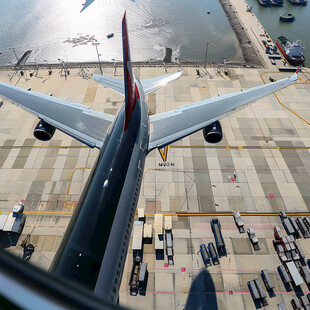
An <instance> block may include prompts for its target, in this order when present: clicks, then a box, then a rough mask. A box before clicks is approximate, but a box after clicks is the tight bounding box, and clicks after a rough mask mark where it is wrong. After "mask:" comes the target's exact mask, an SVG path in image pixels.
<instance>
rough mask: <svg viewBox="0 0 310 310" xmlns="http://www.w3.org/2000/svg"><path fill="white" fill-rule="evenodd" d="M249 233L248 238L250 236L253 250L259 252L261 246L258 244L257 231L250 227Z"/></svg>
mask: <svg viewBox="0 0 310 310" xmlns="http://www.w3.org/2000/svg"><path fill="white" fill-rule="evenodd" d="M247 233H248V236H249V239H250V241H251V243H252V245H253V248H254V250H255V251H258V250H260V247H259V244H258V239H257V237H256V234H255V231H254V229H253V228H252V227H249V228H248V230H247Z"/></svg>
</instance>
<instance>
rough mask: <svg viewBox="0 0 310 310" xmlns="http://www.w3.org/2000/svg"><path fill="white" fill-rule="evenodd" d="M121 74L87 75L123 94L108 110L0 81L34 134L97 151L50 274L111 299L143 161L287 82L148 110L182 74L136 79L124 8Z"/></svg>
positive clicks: (216, 132)
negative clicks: (27, 115) (31, 118)
mask: <svg viewBox="0 0 310 310" xmlns="http://www.w3.org/2000/svg"><path fill="white" fill-rule="evenodd" d="M122 43H123V66H124V79H117V78H112V77H105V76H102V75H97V74H94V75H93V78H94V79H95V80H96V81H97V82H99V83H100V84H102V85H104V86H106V87H109V88H111V89H112V90H114V91H116V92H118V93H120V94H122V95H123V96H124V102H123V104H122V106H121V107H120V109H119V111H118V112H117V114H116V116H113V115H109V114H106V113H102V112H97V111H94V110H91V109H90V108H88V107H86V106H83V105H82V104H77V103H73V102H71V101H65V100H62V99H59V98H55V97H52V96H50V95H44V94H40V93H37V92H33V91H31V90H29V89H28V90H24V89H21V88H18V87H15V86H12V85H9V84H5V83H2V82H0V96H1V97H3V98H5V99H7V100H9V101H12V102H14V103H15V104H17V105H19V106H20V107H21V108H23V109H25V110H27V111H29V112H31V113H33V114H34V115H35V116H37V117H38V118H39V122H38V124H37V126H36V127H35V129H34V136H35V137H36V138H37V139H39V140H42V141H48V140H50V139H51V138H52V137H53V135H54V133H55V130H56V129H58V130H60V131H62V132H64V133H66V134H68V135H69V136H71V137H73V138H75V139H77V140H78V141H81V142H83V143H84V144H86V145H88V146H90V147H92V148H94V147H96V148H98V149H100V153H99V155H98V158H97V161H96V163H95V164H94V167H93V169H92V171H91V173H90V176H89V178H88V181H87V183H86V185H85V187H84V189H83V191H82V194H81V196H80V199H79V201H78V203H77V206H76V209H75V211H74V214H73V215H72V219H71V221H70V223H69V225H68V228H67V230H66V233H65V235H64V237H63V239H62V242H61V244H60V246H59V249H58V250H57V253H56V255H55V258H54V259H53V262H52V264H51V267H50V272H52V273H54V274H56V275H59V276H61V277H64V278H66V279H71V280H72V281H74V282H75V283H80V284H81V285H82V286H84V287H86V288H88V289H89V290H91V291H92V292H93V293H94V294H95V295H98V296H101V297H104V298H105V299H106V300H109V301H111V302H113V303H116V302H117V300H118V293H119V288H120V284H121V279H122V275H123V269H124V264H125V259H126V255H127V250H128V244H129V240H130V235H131V230H132V226H133V222H134V217H135V212H136V207H137V203H138V198H139V192H140V187H141V182H142V178H143V171H144V164H145V159H146V156H147V155H148V153H149V152H150V151H152V150H154V149H156V148H157V149H161V148H163V147H165V146H167V145H170V144H171V143H173V142H175V141H178V140H180V139H182V138H184V137H186V136H188V135H190V134H192V133H195V132H197V131H199V130H202V131H203V137H204V139H205V141H206V142H209V143H218V142H220V141H221V140H222V137H223V132H222V128H221V124H220V119H221V118H222V117H224V116H225V115H226V114H227V113H228V112H230V111H232V110H236V109H239V108H241V107H242V106H244V105H247V104H249V103H250V102H252V101H255V100H257V99H259V98H261V97H264V96H266V95H269V94H272V93H273V92H275V91H278V90H280V89H282V88H284V87H287V86H289V85H291V84H293V83H295V82H296V81H297V79H298V75H297V74H298V70H297V71H296V73H295V74H294V75H292V76H291V77H289V78H285V79H282V80H279V81H275V82H272V83H269V84H266V85H261V86H257V87H254V88H251V89H248V90H244V91H240V92H236V93H232V94H227V95H223V96H218V97H215V98H210V99H206V100H202V101H199V102H195V103H190V104H187V105H183V106H180V107H178V108H177V109H175V110H172V111H167V112H163V113H160V114H155V115H148V109H147V104H146V100H145V96H147V95H148V94H150V93H152V92H154V91H156V90H158V89H159V88H161V87H163V86H165V85H167V84H168V83H170V82H172V81H174V80H176V79H178V78H180V76H181V74H182V72H176V73H172V74H168V75H165V76H161V77H155V78H151V79H147V80H143V81H139V80H138V79H137V78H136V77H135V76H134V75H133V71H132V63H131V57H130V48H129V38H128V29H127V21H126V12H125V13H124V16H123V19H122Z"/></svg>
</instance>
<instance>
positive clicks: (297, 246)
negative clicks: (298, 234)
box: [294, 241, 306, 259]
mask: <svg viewBox="0 0 310 310" xmlns="http://www.w3.org/2000/svg"><path fill="white" fill-rule="evenodd" d="M294 243H295V246H296V250H297V251H298V253H299V256H300V258H302V259H305V258H306V255H305V253H304V251H303V249H302V248H301V246H300V243H299V242H298V241H295V242H294Z"/></svg>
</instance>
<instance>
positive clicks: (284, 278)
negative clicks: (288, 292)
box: [277, 265, 291, 284]
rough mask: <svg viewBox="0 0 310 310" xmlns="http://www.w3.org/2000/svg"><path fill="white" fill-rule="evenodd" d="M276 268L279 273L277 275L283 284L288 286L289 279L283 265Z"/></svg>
mask: <svg viewBox="0 0 310 310" xmlns="http://www.w3.org/2000/svg"><path fill="white" fill-rule="evenodd" d="M277 268H278V272H279V275H280V277H281V279H282V281H283V283H284V284H289V283H291V279H290V277H289V275H288V273H287V271H286V269H285V268H284V266H283V265H280V266H278V267H277Z"/></svg>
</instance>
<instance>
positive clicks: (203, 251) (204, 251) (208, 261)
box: [200, 243, 211, 267]
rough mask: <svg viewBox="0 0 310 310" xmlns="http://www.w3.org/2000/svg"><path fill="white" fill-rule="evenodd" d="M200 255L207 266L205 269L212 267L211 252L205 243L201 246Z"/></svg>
mask: <svg viewBox="0 0 310 310" xmlns="http://www.w3.org/2000/svg"><path fill="white" fill-rule="evenodd" d="M200 254H201V257H202V260H203V262H204V264H205V267H209V266H211V257H210V253H209V250H208V249H207V247H206V245H205V244H204V243H203V244H201V245H200Z"/></svg>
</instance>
